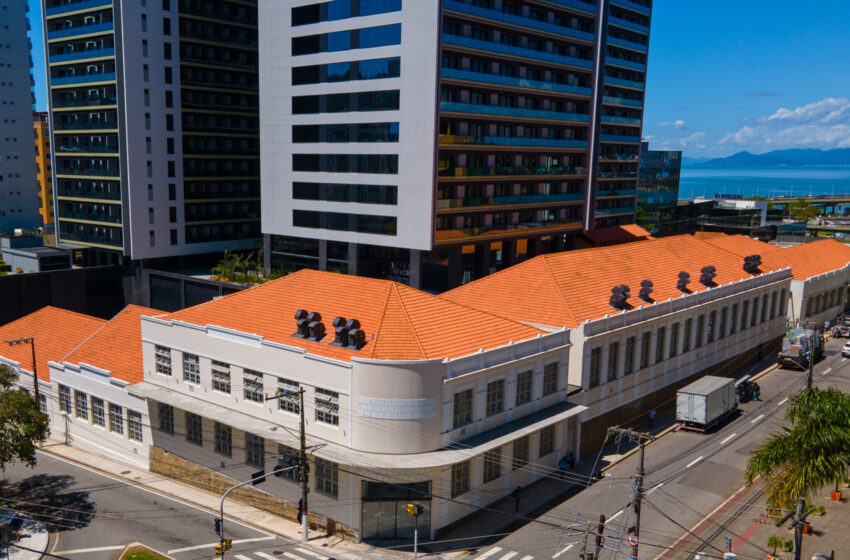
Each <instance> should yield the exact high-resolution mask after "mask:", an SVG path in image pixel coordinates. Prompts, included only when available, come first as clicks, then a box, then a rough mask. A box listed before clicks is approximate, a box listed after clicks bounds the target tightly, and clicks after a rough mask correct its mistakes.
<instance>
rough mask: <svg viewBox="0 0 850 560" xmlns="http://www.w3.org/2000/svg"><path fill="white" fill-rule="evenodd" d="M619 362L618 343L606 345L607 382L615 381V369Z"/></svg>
mask: <svg viewBox="0 0 850 560" xmlns="http://www.w3.org/2000/svg"><path fill="white" fill-rule="evenodd" d="M619 361H620V342H619V341H618V340H615V341H614V342H612V343H611V344H609V345H608V381H615V380H616V379H617V369H618V366H619V365H620V364H619Z"/></svg>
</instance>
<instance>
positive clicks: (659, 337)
mask: <svg viewBox="0 0 850 560" xmlns="http://www.w3.org/2000/svg"><path fill="white" fill-rule="evenodd" d="M666 336H667V327H658V330H657V331H655V363H656V364H657V363H660V362H663V361H664V338H665V337H666Z"/></svg>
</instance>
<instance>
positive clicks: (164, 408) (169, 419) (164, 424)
mask: <svg viewBox="0 0 850 560" xmlns="http://www.w3.org/2000/svg"><path fill="white" fill-rule="evenodd" d="M157 407H158V409H159V410H158V411H157V417H158V419H159V431H161V432H165V433H166V434H170V435H174V407H173V406H171V405H170V404H165V403H157Z"/></svg>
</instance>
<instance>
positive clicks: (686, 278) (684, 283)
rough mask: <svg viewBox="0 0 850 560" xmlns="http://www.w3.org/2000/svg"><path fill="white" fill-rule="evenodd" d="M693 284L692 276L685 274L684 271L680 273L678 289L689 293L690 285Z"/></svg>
mask: <svg viewBox="0 0 850 560" xmlns="http://www.w3.org/2000/svg"><path fill="white" fill-rule="evenodd" d="M690 283H691V275H690V274H688V273H687V272H685V271H684V270H683V271H682V272H680V273H679V281H678V282H677V283H676V287H677V288H679V289H680V290H682V291H683V292H687V291H688V284H690Z"/></svg>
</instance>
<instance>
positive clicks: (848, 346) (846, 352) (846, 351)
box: [841, 342, 850, 358]
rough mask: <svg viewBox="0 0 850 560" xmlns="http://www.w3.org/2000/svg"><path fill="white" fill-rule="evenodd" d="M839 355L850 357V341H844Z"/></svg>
mask: <svg viewBox="0 0 850 560" xmlns="http://www.w3.org/2000/svg"><path fill="white" fill-rule="evenodd" d="M841 356H842V357H844V358H850V342H845V343H844V347H843V348H841Z"/></svg>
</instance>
